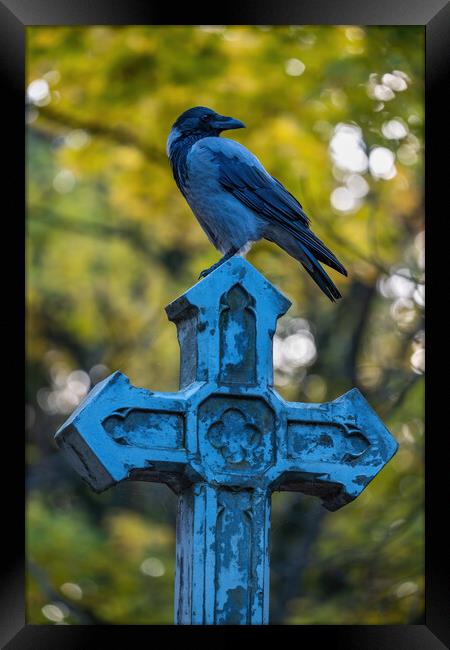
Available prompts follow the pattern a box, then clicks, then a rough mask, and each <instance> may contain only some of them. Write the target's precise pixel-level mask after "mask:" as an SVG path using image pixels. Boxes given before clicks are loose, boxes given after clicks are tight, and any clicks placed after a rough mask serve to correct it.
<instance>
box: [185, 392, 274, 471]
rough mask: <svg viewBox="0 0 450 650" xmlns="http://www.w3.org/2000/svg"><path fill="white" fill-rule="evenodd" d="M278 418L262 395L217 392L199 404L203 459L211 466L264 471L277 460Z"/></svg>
mask: <svg viewBox="0 0 450 650" xmlns="http://www.w3.org/2000/svg"><path fill="white" fill-rule="evenodd" d="M274 432H275V418H274V414H273V411H272V409H271V408H270V407H269V406H268V404H266V402H265V401H264V400H262V399H260V398H256V397H249V398H237V397H231V396H218V395H213V396H211V397H209V398H208V399H207V400H205V402H203V404H201V405H200V407H199V414H198V439H199V448H200V451H201V456H202V462H203V464H204V465H207V466H208V467H209V468H210V469H211V470H219V471H220V470H225V471H230V472H244V473H249V472H252V473H254V472H261V470H264V469H265V468H266V467H268V466H269V465H270V464H271V463H272V462H273V460H274Z"/></svg>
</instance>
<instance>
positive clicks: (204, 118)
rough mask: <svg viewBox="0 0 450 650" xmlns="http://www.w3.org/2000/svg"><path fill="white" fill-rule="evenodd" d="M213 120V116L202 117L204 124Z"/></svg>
mask: <svg viewBox="0 0 450 650" xmlns="http://www.w3.org/2000/svg"><path fill="white" fill-rule="evenodd" d="M210 119H211V115H202V117H201V120H202V122H209V120H210Z"/></svg>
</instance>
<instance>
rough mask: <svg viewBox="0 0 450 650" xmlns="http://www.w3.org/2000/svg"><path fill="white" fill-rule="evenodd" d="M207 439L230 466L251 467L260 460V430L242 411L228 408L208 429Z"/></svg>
mask: <svg viewBox="0 0 450 650" xmlns="http://www.w3.org/2000/svg"><path fill="white" fill-rule="evenodd" d="M206 437H207V439H208V440H209V442H210V443H211V444H212V446H213V447H215V448H216V449H217V450H218V451H219V453H220V454H221V455H222V457H223V458H224V459H225V460H226V461H227V462H228V463H229V464H230V465H235V464H240V463H247V464H250V465H252V464H253V463H254V462H255V461H259V460H260V458H261V451H262V449H261V440H262V432H261V430H260V429H259V428H258V427H257V426H255V425H254V424H252V423H251V422H248V421H247V418H246V416H245V415H244V413H243V412H242V411H240V410H239V409H235V408H230V409H228V410H226V411H224V413H223V414H222V416H221V418H220V419H219V420H216V422H213V424H211V426H210V427H209V429H208V431H207V434H206Z"/></svg>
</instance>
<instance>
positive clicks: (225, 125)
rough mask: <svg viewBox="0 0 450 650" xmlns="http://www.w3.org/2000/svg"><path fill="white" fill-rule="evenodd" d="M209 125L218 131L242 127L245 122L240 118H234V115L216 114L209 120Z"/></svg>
mask: <svg viewBox="0 0 450 650" xmlns="http://www.w3.org/2000/svg"><path fill="white" fill-rule="evenodd" d="M211 126H213V127H214V128H215V129H218V130H220V131H227V130H228V129H244V128H245V124H244V123H243V122H241V121H240V120H235V119H234V117H228V116H226V115H218V116H217V117H215V118H214V119H213V120H212V121H211Z"/></svg>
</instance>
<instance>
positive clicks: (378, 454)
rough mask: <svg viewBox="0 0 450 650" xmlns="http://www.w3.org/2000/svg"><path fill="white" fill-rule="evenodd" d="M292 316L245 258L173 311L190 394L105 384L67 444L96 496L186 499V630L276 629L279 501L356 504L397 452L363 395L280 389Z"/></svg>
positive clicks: (181, 525) (117, 380)
mask: <svg viewBox="0 0 450 650" xmlns="http://www.w3.org/2000/svg"><path fill="white" fill-rule="evenodd" d="M289 306H290V302H289V301H288V300H287V299H286V298H285V297H284V296H282V295H281V294H280V293H279V292H278V291H277V290H276V289H275V288H274V287H273V286H272V285H271V284H270V283H269V282H267V280H266V279H265V278H264V277H263V276H261V275H260V274H259V273H258V272H257V271H256V270H255V269H254V268H253V267H252V266H251V265H250V264H249V263H248V262H246V261H245V260H243V259H242V258H240V257H234V258H231V259H230V260H229V261H228V262H226V263H224V264H223V265H222V266H220V267H219V268H218V269H216V270H215V271H213V272H212V273H211V274H210V275H209V276H207V277H206V278H205V279H204V280H202V281H201V282H198V283H197V284H196V285H195V286H194V287H192V288H191V289H190V290H189V291H187V292H186V293H185V294H184V295H183V296H181V297H180V298H178V299H177V300H175V301H174V302H173V303H172V304H171V305H169V306H168V307H167V314H168V316H169V319H170V320H172V321H173V322H174V323H175V324H176V326H177V331H178V339H179V342H180V353H181V363H180V390H179V391H178V392H177V393H162V392H153V391H149V390H145V389H142V388H136V387H134V386H132V385H131V384H130V383H129V381H128V379H127V378H126V377H125V376H124V375H123V374H122V373H120V372H116V373H114V374H112V375H111V376H110V377H108V378H107V379H105V380H104V381H103V382H101V383H100V384H98V385H97V386H96V387H95V388H94V389H93V390H92V391H91V392H90V393H89V395H88V396H87V397H86V399H85V400H84V402H83V403H82V404H80V406H79V407H78V408H77V410H76V411H75V412H74V413H73V414H72V415H71V416H70V418H69V419H68V420H67V422H66V423H65V424H64V425H63V426H62V427H61V428H60V430H59V431H58V432H57V434H56V440H57V442H58V444H59V445H60V446H61V448H63V449H64V450H65V451H66V452H67V454H68V457H69V460H70V461H71V462H72V464H73V466H74V467H75V469H76V470H77V471H78V472H79V473H80V475H81V476H82V478H83V479H84V480H85V481H86V482H87V483H88V484H89V485H90V486H91V487H92V488H93V489H94V490H96V491H102V490H105V489H106V488H108V487H110V486H111V485H113V484H114V483H116V482H118V481H121V480H124V479H130V480H145V481H158V482H165V483H166V484H167V485H169V486H170V488H171V489H172V490H174V491H175V492H176V493H177V494H179V507H178V519H177V569H176V579H175V584H176V590H175V591H176V593H175V622H176V623H209V624H232V623H239V624H257V623H267V622H268V605H269V528H270V494H271V492H272V491H273V490H292V491H299V492H304V493H306V494H311V495H315V496H318V497H319V498H320V499H321V500H322V502H323V505H324V506H325V507H326V508H328V509H329V510H337V509H338V508H340V507H341V506H343V505H345V504H346V503H348V502H349V501H351V500H352V499H354V498H356V497H357V496H358V495H359V494H360V493H361V491H362V490H363V489H364V488H365V487H366V486H367V484H368V483H369V482H370V481H371V480H372V479H373V478H374V477H375V476H376V474H377V473H378V472H379V471H380V470H381V469H382V467H383V466H384V465H385V464H386V463H387V462H388V461H389V459H390V458H391V457H392V456H393V454H394V453H395V451H396V450H397V443H396V441H395V440H394V438H393V437H392V435H391V434H390V433H389V431H388V430H387V429H386V427H385V426H384V425H383V423H382V422H381V420H380V419H379V418H378V416H377V415H376V414H375V413H374V411H373V410H372V409H371V407H370V406H369V405H368V403H367V402H366V400H365V399H364V397H363V396H362V395H361V393H360V392H359V391H358V390H356V389H353V390H351V391H349V392H347V393H346V394H345V395H343V396H342V397H339V398H338V399H336V400H334V401H332V402H328V403H325V404H303V403H290V402H286V401H284V400H283V399H282V398H281V397H280V396H279V395H278V393H277V392H276V391H275V390H274V388H273V367H272V338H273V334H274V332H275V328H276V321H277V319H278V318H279V316H281V315H282V314H284V313H285V312H286V311H287V309H288V308H289Z"/></svg>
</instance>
